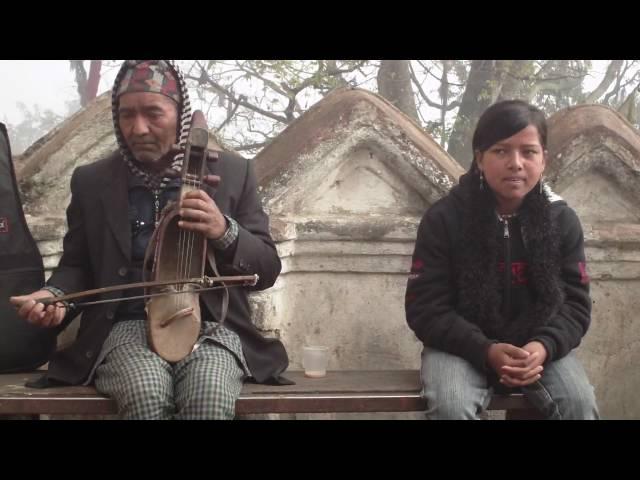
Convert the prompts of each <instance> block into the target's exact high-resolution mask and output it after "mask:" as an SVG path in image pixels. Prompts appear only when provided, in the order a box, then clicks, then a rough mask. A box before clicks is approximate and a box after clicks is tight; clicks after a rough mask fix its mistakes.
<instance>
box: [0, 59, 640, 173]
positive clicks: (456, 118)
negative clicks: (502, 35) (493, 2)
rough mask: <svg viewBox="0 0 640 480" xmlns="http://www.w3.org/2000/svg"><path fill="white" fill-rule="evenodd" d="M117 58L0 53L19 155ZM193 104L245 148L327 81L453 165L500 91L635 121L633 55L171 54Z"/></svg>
mask: <svg viewBox="0 0 640 480" xmlns="http://www.w3.org/2000/svg"><path fill="white" fill-rule="evenodd" d="M121 63H122V61H121V60H1V61H0V78H2V82H1V85H2V88H0V121H2V122H3V123H5V124H6V125H7V128H8V131H9V135H10V140H11V145H12V149H13V153H14V154H15V155H18V154H20V153H21V152H23V151H24V150H25V149H27V148H28V147H29V146H30V145H32V144H33V143H34V142H36V141H37V140H38V139H39V138H40V137H42V136H43V135H45V134H47V133H48V132H49V131H51V129H53V128H54V127H55V126H56V125H58V124H59V123H60V122H62V121H63V120H64V119H65V118H67V117H68V116H69V115H72V114H73V113H75V112H76V111H78V110H79V109H80V108H81V107H82V106H84V105H86V104H87V103H88V102H91V101H92V100H93V98H95V97H96V96H97V95H101V94H103V93H105V92H107V91H108V90H109V89H110V88H111V86H112V83H113V80H114V78H115V75H116V73H117V71H118V68H119V66H120V65H121ZM177 63H178V64H179V65H180V67H181V68H182V71H183V73H184V74H185V77H186V80H187V83H188V85H189V88H190V95H191V100H192V104H193V107H194V108H198V109H201V110H203V111H204V112H205V114H206V116H207V119H208V122H209V127H210V128H211V129H212V130H213V131H214V132H216V134H217V135H218V137H219V140H220V141H221V142H222V143H223V145H225V146H226V147H228V148H232V149H234V150H236V151H238V152H239V153H241V154H242V155H244V156H247V157H253V156H254V155H255V154H256V153H257V152H259V151H260V150H261V149H262V148H263V147H264V146H266V145H267V144H268V143H269V142H270V141H272V140H273V138H275V137H276V136H277V135H278V134H279V133H280V132H281V131H282V130H283V129H284V128H286V126H287V125H289V124H290V123H292V122H293V121H295V119H296V118H298V117H299V116H300V115H302V114H303V113H304V112H305V111H306V110H307V109H309V108H310V107H311V106H312V105H313V104H315V103H316V102H317V101H318V100H320V99H321V98H323V97H324V96H325V95H327V94H329V93H330V92H331V91H332V90H334V89H335V88H340V87H359V88H364V89H367V90H371V91H373V92H376V93H378V94H380V95H382V96H383V97H385V98H386V99H387V100H389V101H390V102H391V103H393V104H394V105H396V107H398V108H399V109H400V110H402V111H403V112H404V113H405V114H407V115H408V116H410V117H411V118H413V119H414V120H415V121H416V122H417V123H418V124H419V125H421V126H422V128H423V129H424V130H425V131H426V132H428V133H429V134H430V135H431V136H432V137H433V138H434V139H435V140H436V141H437V142H439V143H440V145H441V146H442V147H443V148H444V149H445V150H447V152H448V153H449V154H450V155H452V156H453V157H454V158H455V159H456V160H458V162H459V163H460V164H461V165H463V166H468V164H469V162H470V159H471V155H470V147H469V143H470V137H471V134H472V131H473V127H474V126H475V122H476V121H477V119H478V117H479V115H480V114H481V113H482V111H484V109H486V107H488V106H489V105H490V104H492V103H494V102H495V101H497V100H501V99H507V98H521V99H523V100H526V101H529V102H531V103H533V104H535V105H537V106H538V107H540V108H541V109H543V110H544V111H545V113H547V115H551V114H553V113H554V112H556V111H558V110H560V109H563V108H566V107H570V106H574V105H579V104H584V103H599V104H603V105H607V106H609V107H611V108H613V109H614V110H617V111H618V112H619V113H620V114H621V115H623V116H624V117H625V118H626V119H627V120H628V121H629V122H630V123H631V124H632V125H634V126H635V127H636V128H639V127H640V125H639V123H638V122H639V119H638V107H639V106H640V105H639V104H640V60H178V61H177Z"/></svg>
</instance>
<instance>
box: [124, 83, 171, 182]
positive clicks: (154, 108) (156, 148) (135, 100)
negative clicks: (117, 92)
mask: <svg viewBox="0 0 640 480" xmlns="http://www.w3.org/2000/svg"><path fill="white" fill-rule="evenodd" d="M118 123H119V124H120V131H121V132H122V135H123V136H124V139H125V141H126V142H127V146H128V147H129V150H130V151H131V153H132V154H133V156H134V157H135V158H136V160H138V161H139V162H140V163H142V164H143V165H144V166H145V167H146V168H149V169H150V170H154V171H162V170H164V169H165V168H166V167H168V166H169V164H170V163H171V160H172V159H171V158H170V157H168V156H166V155H167V153H168V152H169V150H171V146H172V145H173V144H175V143H176V140H177V128H178V105H177V104H176V102H174V101H173V100H172V99H170V98H169V97H166V96H165V95H162V94H160V93H151V92H131V93H125V94H123V95H121V96H120V99H119V105H118Z"/></svg>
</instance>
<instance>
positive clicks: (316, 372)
mask: <svg viewBox="0 0 640 480" xmlns="http://www.w3.org/2000/svg"><path fill="white" fill-rule="evenodd" d="M327 363H329V349H328V348H327V347H320V346H304V347H302V366H303V367H304V375H305V377H310V378H320V377H324V376H325V375H326V374H327Z"/></svg>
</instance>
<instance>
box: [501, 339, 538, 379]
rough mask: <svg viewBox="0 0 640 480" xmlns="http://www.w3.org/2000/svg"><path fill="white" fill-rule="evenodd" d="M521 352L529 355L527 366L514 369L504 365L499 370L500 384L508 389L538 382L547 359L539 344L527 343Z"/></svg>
mask: <svg viewBox="0 0 640 480" xmlns="http://www.w3.org/2000/svg"><path fill="white" fill-rule="evenodd" d="M522 350H524V351H526V352H528V353H529V357H528V359H527V360H528V362H527V365H525V366H524V367H514V366H510V365H505V366H503V367H502V368H501V369H500V372H499V374H500V382H501V383H503V384H505V385H507V386H509V387H523V386H526V385H530V384H531V383H533V382H536V381H538V380H540V378H541V377H542V371H543V370H544V367H543V366H542V364H543V363H544V361H545V360H546V359H547V350H546V349H545V348H544V345H542V343H540V342H529V343H527V344H526V345H525V346H524V347H522Z"/></svg>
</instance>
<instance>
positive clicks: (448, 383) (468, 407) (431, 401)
mask: <svg viewBox="0 0 640 480" xmlns="http://www.w3.org/2000/svg"><path fill="white" fill-rule="evenodd" d="M421 373H422V384H423V389H422V396H423V398H424V399H425V400H426V402H427V411H426V412H425V413H426V415H427V417H428V418H430V419H439V420H458V419H477V418H479V417H478V415H479V414H480V412H481V411H482V410H483V409H484V408H485V406H486V405H485V404H486V403H487V400H488V398H489V396H490V390H489V388H488V386H487V379H486V377H485V376H484V375H483V374H482V373H481V372H478V371H477V370H476V369H475V368H474V367H473V366H472V365H471V364H470V363H469V362H467V361H466V360H464V359H462V358H460V357H457V356H455V355H450V354H447V353H444V352H439V351H437V350H433V349H425V351H424V352H423V362H422V372H421Z"/></svg>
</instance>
